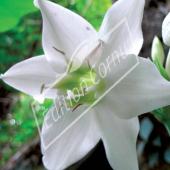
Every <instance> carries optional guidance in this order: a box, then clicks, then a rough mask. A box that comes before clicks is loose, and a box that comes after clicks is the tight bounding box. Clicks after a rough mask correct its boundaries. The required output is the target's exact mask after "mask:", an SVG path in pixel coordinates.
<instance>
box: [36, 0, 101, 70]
mask: <svg viewBox="0 0 170 170" xmlns="http://www.w3.org/2000/svg"><path fill="white" fill-rule="evenodd" d="M35 3H36V4H37V3H38V4H39V7H40V10H41V12H42V15H43V48H44V52H45V54H46V56H47V58H48V60H49V61H50V63H51V64H52V66H53V68H54V69H55V70H56V71H57V72H60V73H61V72H63V71H64V70H65V67H66V66H67V63H66V62H67V59H70V58H71V57H72V55H73V53H74V52H75V51H76V49H77V48H78V46H80V45H81V43H83V42H84V41H85V40H87V39H89V38H91V37H93V36H94V37H97V36H98V35H97V32H96V31H95V29H94V28H93V26H92V25H91V24H90V23H88V22H87V21H86V20H84V19H83V18H82V17H80V16H78V15H77V14H75V13H74V12H72V11H70V10H68V9H66V8H64V7H62V6H60V5H57V4H54V3H52V2H47V1H44V0H36V1H35ZM53 47H55V48H57V49H58V50H60V51H62V52H64V53H65V55H63V54H62V53H61V52H57V51H56V50H55V49H54V48H53ZM65 58H66V60H65Z"/></svg>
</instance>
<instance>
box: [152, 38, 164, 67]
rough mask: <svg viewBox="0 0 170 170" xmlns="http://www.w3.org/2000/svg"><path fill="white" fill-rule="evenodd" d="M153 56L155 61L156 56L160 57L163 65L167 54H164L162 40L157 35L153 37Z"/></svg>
mask: <svg viewBox="0 0 170 170" xmlns="http://www.w3.org/2000/svg"><path fill="white" fill-rule="evenodd" d="M151 57H152V60H153V61H155V60H156V58H158V59H159V61H160V63H161V64H162V65H163V63H164V60H165V54H164V50H163V47H162V44H161V41H160V40H159V38H158V37H157V36H155V37H154V39H153V43H152V51H151Z"/></svg>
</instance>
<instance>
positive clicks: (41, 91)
mask: <svg viewBox="0 0 170 170" xmlns="http://www.w3.org/2000/svg"><path fill="white" fill-rule="evenodd" d="M44 87H45V84H42V86H41V89H40V94H42V93H43V90H44Z"/></svg>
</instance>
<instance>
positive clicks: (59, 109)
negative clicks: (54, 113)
mask: <svg viewBox="0 0 170 170" xmlns="http://www.w3.org/2000/svg"><path fill="white" fill-rule="evenodd" d="M62 107H63V104H61V105H60V106H59V108H58V114H60V111H61V108H62Z"/></svg>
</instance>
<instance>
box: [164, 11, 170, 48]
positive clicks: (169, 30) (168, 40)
mask: <svg viewBox="0 0 170 170" xmlns="http://www.w3.org/2000/svg"><path fill="white" fill-rule="evenodd" d="M162 37H163V41H164V43H165V44H166V45H168V46H170V13H169V14H168V15H167V16H166V18H165V19H164V21H163V24H162Z"/></svg>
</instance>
